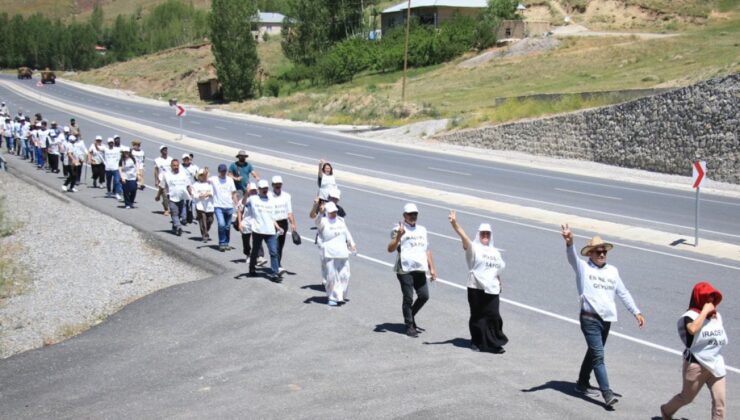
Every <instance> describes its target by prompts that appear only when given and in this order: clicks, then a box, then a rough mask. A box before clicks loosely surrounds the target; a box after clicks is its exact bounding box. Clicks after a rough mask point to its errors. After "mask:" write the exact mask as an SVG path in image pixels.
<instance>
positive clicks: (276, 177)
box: [272, 175, 283, 184]
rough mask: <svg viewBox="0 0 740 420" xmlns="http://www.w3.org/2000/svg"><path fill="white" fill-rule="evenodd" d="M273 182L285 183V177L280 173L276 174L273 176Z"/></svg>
mask: <svg viewBox="0 0 740 420" xmlns="http://www.w3.org/2000/svg"><path fill="white" fill-rule="evenodd" d="M272 183H273V184H282V183H283V177H281V176H280V175H275V176H273V177H272Z"/></svg>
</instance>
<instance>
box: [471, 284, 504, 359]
mask: <svg viewBox="0 0 740 420" xmlns="http://www.w3.org/2000/svg"><path fill="white" fill-rule="evenodd" d="M499 303H500V299H499V295H490V294H488V293H486V292H484V291H483V290H480V289H472V288H468V305H470V320H469V321H468V328H469V329H470V341H471V342H472V343H473V344H475V345H476V346H477V347H478V348H479V349H480V351H496V350H500V349H501V347H503V346H504V345H505V344H506V343H508V342H509V339H508V338H507V337H506V335H505V334H504V331H503V327H504V321H503V320H502V319H501V314H500V313H499Z"/></svg>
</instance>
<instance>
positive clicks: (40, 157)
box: [36, 147, 44, 168]
mask: <svg viewBox="0 0 740 420" xmlns="http://www.w3.org/2000/svg"><path fill="white" fill-rule="evenodd" d="M36 166H38V167H39V168H43V167H44V149H42V148H41V147H37V148H36Z"/></svg>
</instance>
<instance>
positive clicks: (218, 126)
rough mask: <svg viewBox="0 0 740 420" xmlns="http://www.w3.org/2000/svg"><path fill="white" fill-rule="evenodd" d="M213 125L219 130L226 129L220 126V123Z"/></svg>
mask: <svg viewBox="0 0 740 420" xmlns="http://www.w3.org/2000/svg"><path fill="white" fill-rule="evenodd" d="M213 127H214V128H218V129H219V130H224V131H226V127H221V126H220V125H214V126H213Z"/></svg>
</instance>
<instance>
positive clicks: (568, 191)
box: [555, 188, 622, 201]
mask: <svg viewBox="0 0 740 420" xmlns="http://www.w3.org/2000/svg"><path fill="white" fill-rule="evenodd" d="M555 191H562V192H567V193H571V194H581V195H588V196H590V197H598V198H606V199H609V200H620V201H621V200H622V199H621V198H619V197H610V196H608V195H601V194H591V193H587V192H581V191H573V190H566V189H565V188H555Z"/></svg>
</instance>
